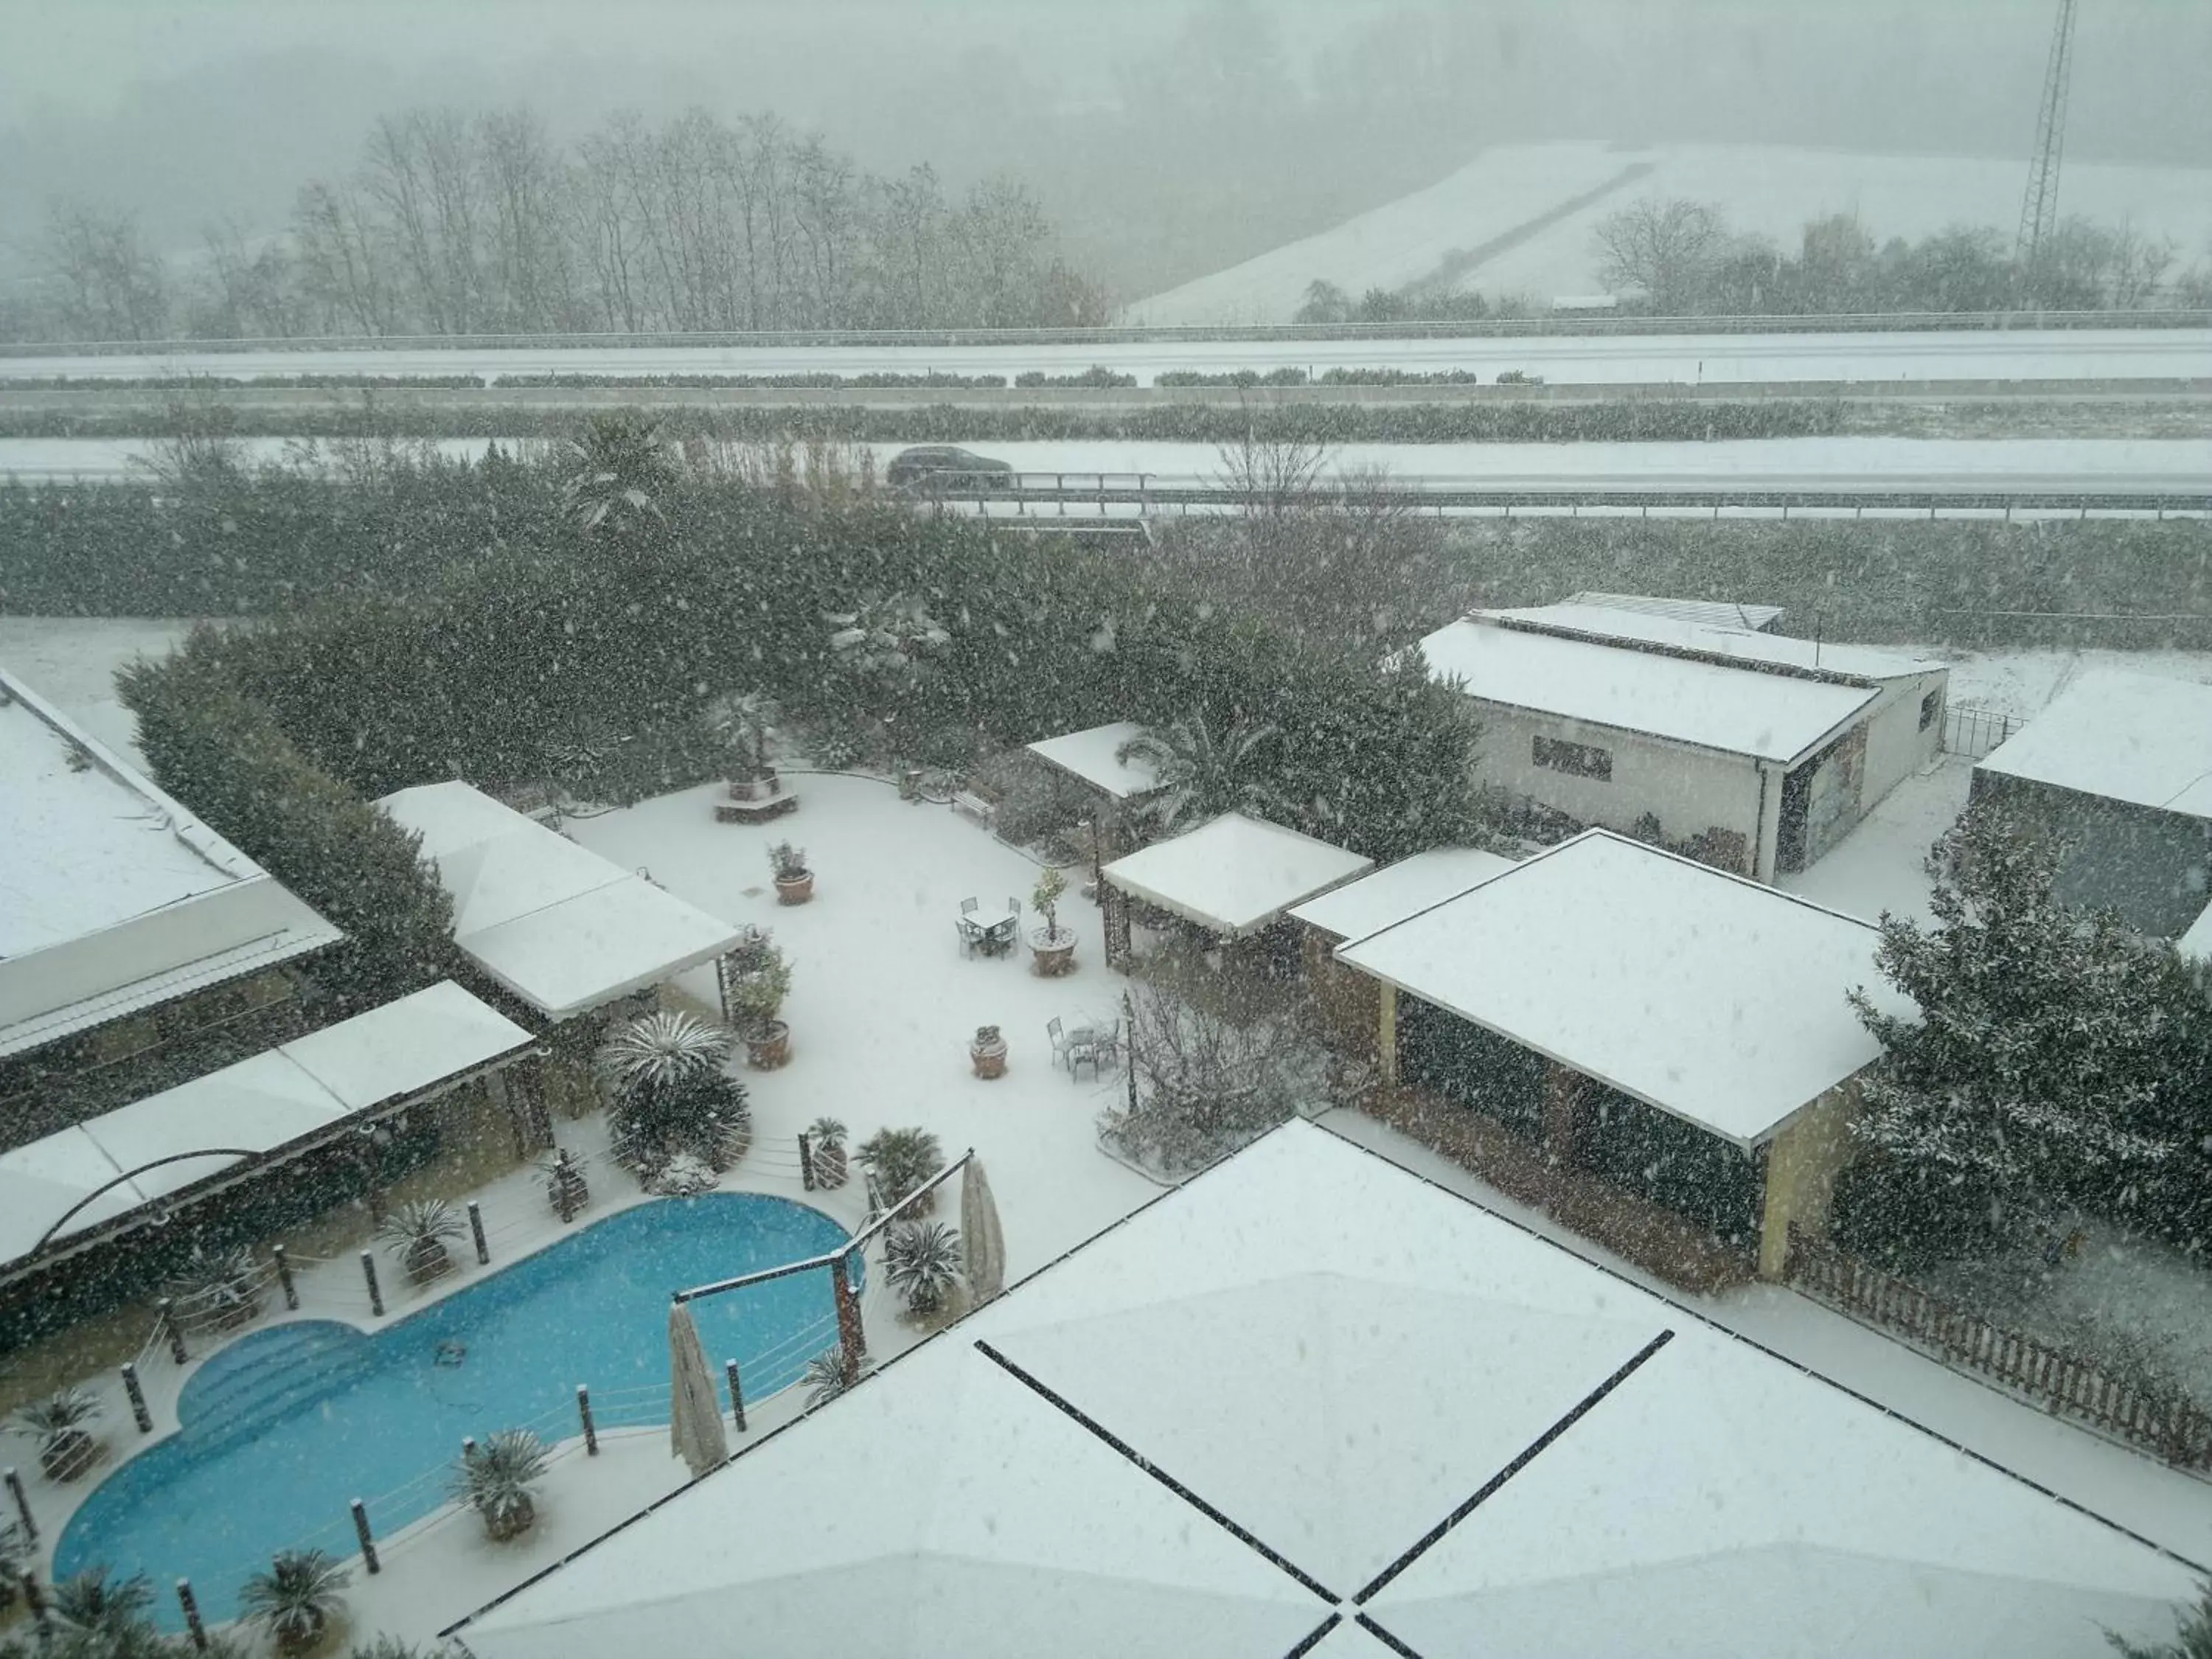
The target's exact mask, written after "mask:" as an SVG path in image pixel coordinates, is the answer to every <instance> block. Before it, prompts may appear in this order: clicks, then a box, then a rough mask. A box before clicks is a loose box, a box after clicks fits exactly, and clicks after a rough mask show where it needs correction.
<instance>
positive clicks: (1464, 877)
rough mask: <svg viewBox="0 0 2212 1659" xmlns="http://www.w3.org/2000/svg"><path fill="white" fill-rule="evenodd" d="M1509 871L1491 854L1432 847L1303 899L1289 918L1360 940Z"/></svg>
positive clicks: (1506, 864)
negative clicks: (1319, 894) (1317, 896)
mask: <svg viewBox="0 0 2212 1659" xmlns="http://www.w3.org/2000/svg"><path fill="white" fill-rule="evenodd" d="M1512 867H1513V860H1511V859H1507V858H1500V857H1499V856H1498V854H1495V853H1485V852H1480V851H1478V850H1477V849H1476V848H1472V847H1435V848H1430V849H1429V850H1428V851H1427V852H1425V853H1416V854H1413V857H1411V858H1406V859H1400V860H1398V861H1397V862H1396V863H1395V864H1386V865H1384V866H1383V868H1381V869H1380V870H1376V871H1373V872H1370V873H1369V874H1367V875H1364V876H1362V877H1360V878H1359V879H1358V880H1357V881H1348V882H1346V883H1345V884H1344V885H1343V886H1341V887H1337V888H1333V889H1331V890H1329V891H1328V892H1326V893H1323V894H1322V896H1320V897H1319V898H1316V899H1308V900H1307V901H1306V902H1304V904H1301V905H1299V906H1298V907H1297V908H1295V909H1293V910H1292V911H1291V915H1293V916H1296V917H1297V919H1298V920H1299V921H1303V922H1306V923H1309V924H1310V925H1311V926H1313V927H1318V928H1320V929H1322V931H1323V932H1324V933H1334V934H1335V935H1336V936H1337V937H1338V938H1339V939H1364V938H1365V937H1366V936H1367V935H1368V934H1370V933H1379V932H1381V931H1382V930H1383V928H1385V927H1389V926H1391V925H1392V924H1393V923H1395V922H1401V921H1405V920H1406V918H1407V917H1408V916H1410V915H1417V914H1419V912H1421V911H1423V910H1425V909H1427V908H1429V907H1430V906H1431V905H1435V904H1442V903H1443V902H1444V901H1445V900H1446V899H1450V898H1457V897H1458V896H1460V895H1461V894H1462V893H1464V892H1466V891H1467V890H1468V889H1470V888H1474V887H1480V885H1482V884H1483V883H1484V882H1486V881H1488V880H1489V879H1490V878H1492V876H1502V875H1504V873H1505V872H1507V871H1508V870H1510V869H1511V868H1512Z"/></svg>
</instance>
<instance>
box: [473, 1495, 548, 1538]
mask: <svg viewBox="0 0 2212 1659" xmlns="http://www.w3.org/2000/svg"><path fill="white" fill-rule="evenodd" d="M477 1512H478V1513H479V1514H481V1515H482V1516H483V1523H484V1536H485V1537H487V1538H489V1539H490V1540H491V1541H492V1542H493V1543H495V1544H504V1543H507V1542H509V1541H511V1540H513V1539H517V1538H520V1537H521V1536H522V1534H525V1533H526V1532H528V1531H529V1530H530V1529H531V1528H532V1527H534V1526H536V1525H537V1524H538V1501H537V1499H535V1498H532V1496H531V1495H530V1494H529V1493H528V1492H513V1493H510V1494H509V1495H508V1496H507V1498H506V1499H505V1500H504V1501H503V1502H501V1503H500V1504H494V1505H488V1506H482V1507H480V1508H479V1509H478V1511H477Z"/></svg>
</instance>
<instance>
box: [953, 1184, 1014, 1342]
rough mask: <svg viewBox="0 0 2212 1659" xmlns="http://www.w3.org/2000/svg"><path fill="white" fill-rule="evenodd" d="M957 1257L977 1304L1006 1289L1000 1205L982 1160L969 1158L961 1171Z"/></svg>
mask: <svg viewBox="0 0 2212 1659" xmlns="http://www.w3.org/2000/svg"><path fill="white" fill-rule="evenodd" d="M960 1255H961V1260H962V1261H963V1262H964V1263H965V1264H966V1267H967V1273H968V1291H969V1295H971V1296H973V1297H975V1301H976V1304H977V1305H979V1306H980V1305H981V1304H983V1303H986V1302H988V1301H989V1300H990V1299H991V1298H992V1297H994V1296H996V1295H998V1294H999V1292H1000V1291H1003V1290H1005V1289H1006V1234H1005V1233H1003V1232H1001V1231H1000V1228H999V1206H998V1203H997V1201H996V1200H994V1199H993V1198H992V1196H991V1182H990V1180H989V1178H988V1177H987V1176H985V1175H984V1173H983V1161H982V1159H981V1158H975V1157H972V1156H971V1157H970V1158H969V1160H968V1162H967V1164H966V1165H965V1166H964V1167H963V1169H962V1170H961V1171H960Z"/></svg>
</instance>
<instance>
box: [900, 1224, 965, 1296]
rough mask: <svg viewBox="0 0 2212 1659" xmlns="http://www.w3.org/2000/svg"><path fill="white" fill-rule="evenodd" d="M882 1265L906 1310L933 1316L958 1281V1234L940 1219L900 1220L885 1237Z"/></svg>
mask: <svg viewBox="0 0 2212 1659" xmlns="http://www.w3.org/2000/svg"><path fill="white" fill-rule="evenodd" d="M884 1278H885V1279H888V1280H889V1281H890V1287H891V1288H892V1289H893V1290H895V1291H897V1292H898V1293H899V1294H900V1296H902V1297H904V1298H905V1300H906V1310H907V1312H908V1313H909V1314H911V1315H913V1316H915V1318H916V1319H933V1318H934V1317H936V1316H937V1315H939V1314H940V1313H942V1312H944V1311H945V1297H947V1296H948V1295H949V1294H950V1293H951V1290H952V1287H953V1286H954V1285H957V1284H958V1283H959V1281H960V1235H959V1234H958V1233H957V1232H956V1231H954V1230H953V1229H951V1227H948V1226H946V1225H945V1224H944V1223H943V1222H941V1221H921V1222H905V1223H902V1224H901V1225H898V1226H896V1227H894V1228H892V1229H891V1230H890V1236H889V1237H886V1238H885V1239H884Z"/></svg>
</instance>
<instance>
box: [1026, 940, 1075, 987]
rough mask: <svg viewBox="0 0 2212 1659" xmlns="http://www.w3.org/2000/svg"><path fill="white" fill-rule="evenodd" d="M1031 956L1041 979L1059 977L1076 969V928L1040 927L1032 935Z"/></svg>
mask: <svg viewBox="0 0 2212 1659" xmlns="http://www.w3.org/2000/svg"><path fill="white" fill-rule="evenodd" d="M1030 957H1031V959H1032V962H1033V964H1034V966H1035V967H1036V972H1037V975H1038V977H1039V978H1041V979H1058V978H1059V977H1060V975H1062V974H1072V973H1073V972H1074V971H1075V930H1074V929H1073V927H1040V928H1038V929H1037V930H1036V932H1035V933H1031V934H1030Z"/></svg>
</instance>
